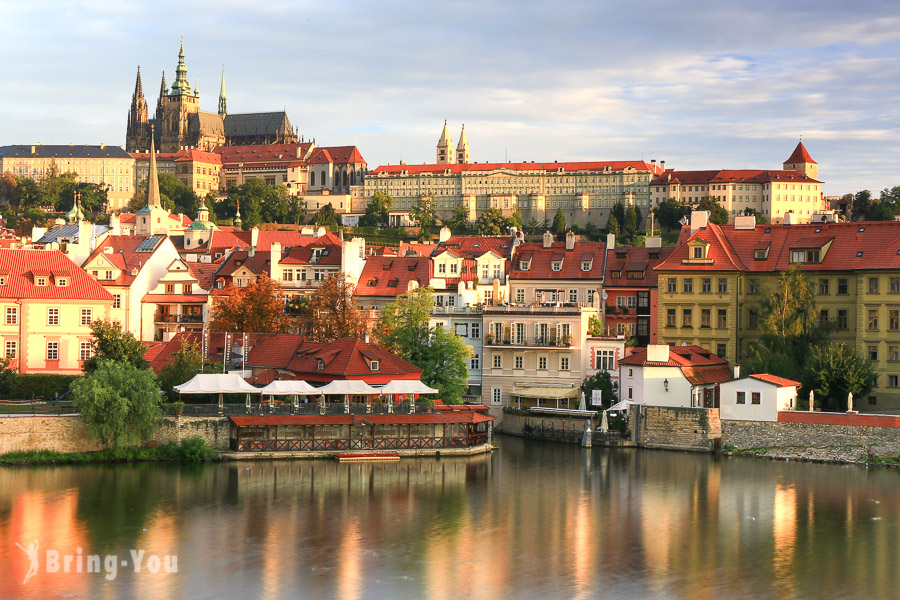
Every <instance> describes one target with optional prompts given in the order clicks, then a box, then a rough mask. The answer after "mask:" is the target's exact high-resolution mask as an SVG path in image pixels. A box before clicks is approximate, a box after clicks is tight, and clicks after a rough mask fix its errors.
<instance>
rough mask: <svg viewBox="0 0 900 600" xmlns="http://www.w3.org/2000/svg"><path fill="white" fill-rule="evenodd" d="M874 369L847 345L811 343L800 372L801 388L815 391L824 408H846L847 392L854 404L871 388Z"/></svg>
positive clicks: (840, 409) (869, 362) (835, 409)
mask: <svg viewBox="0 0 900 600" xmlns="http://www.w3.org/2000/svg"><path fill="white" fill-rule="evenodd" d="M874 383H875V371H874V368H873V367H872V363H871V361H869V360H866V359H865V357H862V356H860V355H859V354H857V353H856V352H855V351H854V350H853V348H852V347H850V346H848V345H847V344H822V345H819V346H813V347H812V348H810V351H809V360H808V361H807V363H806V367H805V369H804V371H803V388H804V389H805V390H814V391H815V393H816V400H817V401H819V402H820V405H821V407H822V409H823V410H829V411H843V410H847V394H849V393H852V394H853V397H854V398H855V399H856V400H855V401H854V406H859V404H858V403H859V402H860V401H861V400H862V399H863V398H864V397H865V395H866V394H868V393H869V391H870V390H871V389H872V386H873V385H874Z"/></svg>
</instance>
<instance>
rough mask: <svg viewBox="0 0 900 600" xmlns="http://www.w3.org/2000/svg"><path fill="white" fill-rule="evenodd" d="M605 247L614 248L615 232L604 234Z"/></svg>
mask: <svg viewBox="0 0 900 600" xmlns="http://www.w3.org/2000/svg"><path fill="white" fill-rule="evenodd" d="M606 249H607V250H615V249H616V234H614V233H607V234H606Z"/></svg>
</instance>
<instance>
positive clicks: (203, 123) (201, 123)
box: [190, 110, 225, 136]
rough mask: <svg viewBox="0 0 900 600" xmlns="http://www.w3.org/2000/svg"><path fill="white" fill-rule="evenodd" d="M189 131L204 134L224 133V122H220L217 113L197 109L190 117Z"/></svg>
mask: <svg viewBox="0 0 900 600" xmlns="http://www.w3.org/2000/svg"><path fill="white" fill-rule="evenodd" d="M190 129H191V133H203V134H206V135H220V136H224V135H225V124H224V123H222V117H221V116H220V115H219V114H218V113H211V112H204V111H202V110H201V111H198V112H197V115H196V116H195V117H193V118H191V125H190Z"/></svg>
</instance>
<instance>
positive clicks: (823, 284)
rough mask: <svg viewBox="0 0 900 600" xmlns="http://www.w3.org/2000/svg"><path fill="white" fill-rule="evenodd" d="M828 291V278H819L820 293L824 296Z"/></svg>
mask: <svg viewBox="0 0 900 600" xmlns="http://www.w3.org/2000/svg"><path fill="white" fill-rule="evenodd" d="M827 293H828V280H827V279H820V280H819V295H822V296H824V295H825V294H827Z"/></svg>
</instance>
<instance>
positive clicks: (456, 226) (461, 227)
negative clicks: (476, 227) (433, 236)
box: [445, 206, 470, 235]
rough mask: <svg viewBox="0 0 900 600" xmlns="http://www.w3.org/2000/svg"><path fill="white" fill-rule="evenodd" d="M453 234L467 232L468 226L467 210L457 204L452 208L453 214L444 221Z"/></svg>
mask: <svg viewBox="0 0 900 600" xmlns="http://www.w3.org/2000/svg"><path fill="white" fill-rule="evenodd" d="M445 225H446V226H447V227H449V228H450V231H451V232H452V233H453V235H463V234H465V233H468V231H469V229H470V227H469V211H468V210H466V208H465V207H464V206H457V207H456V208H454V209H453V216H452V217H450V220H449V221H447V222H446V223H445Z"/></svg>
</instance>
